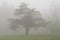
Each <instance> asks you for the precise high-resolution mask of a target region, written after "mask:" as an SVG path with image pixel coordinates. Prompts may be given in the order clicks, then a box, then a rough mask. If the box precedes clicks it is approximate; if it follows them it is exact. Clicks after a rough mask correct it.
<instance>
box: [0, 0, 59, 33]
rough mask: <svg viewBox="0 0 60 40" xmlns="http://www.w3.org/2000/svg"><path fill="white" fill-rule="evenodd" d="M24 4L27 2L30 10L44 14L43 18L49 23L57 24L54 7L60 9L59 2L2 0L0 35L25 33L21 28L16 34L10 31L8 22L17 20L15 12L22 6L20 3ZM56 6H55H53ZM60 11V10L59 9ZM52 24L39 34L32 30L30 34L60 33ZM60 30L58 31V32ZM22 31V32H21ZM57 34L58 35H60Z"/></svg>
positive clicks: (40, 30) (56, 0) (0, 3)
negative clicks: (10, 19)
mask: <svg viewBox="0 0 60 40" xmlns="http://www.w3.org/2000/svg"><path fill="white" fill-rule="evenodd" d="M22 2H26V3H27V4H29V6H28V7H30V8H36V10H38V11H40V13H41V14H42V16H43V17H44V18H45V19H46V20H47V21H51V22H52V23H53V24H54V23H55V22H56V17H55V15H54V14H53V12H55V11H54V10H55V9H54V7H55V6H57V7H56V8H58V9H59V8H60V6H59V4H60V3H59V2H60V1H59V0H0V34H14V33H15V34H17V33H18V34H20V33H24V32H25V31H24V28H22V27H21V28H20V29H18V30H19V31H17V32H14V31H12V30H10V29H9V24H10V22H9V21H8V18H14V19H16V16H14V12H15V11H14V10H15V9H17V8H18V6H19V5H20V3H22ZM52 5H55V6H52ZM59 10H60V9H59ZM59 10H58V11H57V12H56V13H58V14H56V15H57V18H58V20H60V17H59V16H60V14H59V13H60V12H59ZM51 25H52V24H50V25H49V26H48V27H46V28H42V27H41V28H39V29H38V32H37V31H34V29H33V28H32V29H31V30H30V33H32V32H33V33H51V31H58V32H60V31H59V30H60V27H54V26H53V27H52V26H51ZM57 29H58V30H57ZM21 30H22V31H21ZM58 32H57V33H58Z"/></svg>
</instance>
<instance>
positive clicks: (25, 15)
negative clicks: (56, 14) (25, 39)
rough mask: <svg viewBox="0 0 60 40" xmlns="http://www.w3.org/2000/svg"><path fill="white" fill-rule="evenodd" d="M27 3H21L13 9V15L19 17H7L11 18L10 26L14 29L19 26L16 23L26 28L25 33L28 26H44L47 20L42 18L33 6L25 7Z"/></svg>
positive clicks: (28, 28) (27, 30)
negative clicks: (31, 7)
mask: <svg viewBox="0 0 60 40" xmlns="http://www.w3.org/2000/svg"><path fill="white" fill-rule="evenodd" d="M27 5H28V4H26V3H22V4H21V5H20V6H19V8H18V9H16V11H15V15H16V16H18V17H20V18H19V19H9V20H11V21H12V22H11V24H10V28H11V29H13V30H16V28H19V26H18V25H20V26H22V27H24V28H25V29H26V35H28V32H29V30H30V28H32V27H45V26H46V25H47V24H48V22H46V20H45V19H44V18H42V16H41V14H40V12H39V11H36V10H35V8H33V9H30V8H28V7H27Z"/></svg>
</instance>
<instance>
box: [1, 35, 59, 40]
mask: <svg viewBox="0 0 60 40" xmlns="http://www.w3.org/2000/svg"><path fill="white" fill-rule="evenodd" d="M0 40H60V35H28V36H25V35H15V36H11V35H10V36H4V37H0Z"/></svg>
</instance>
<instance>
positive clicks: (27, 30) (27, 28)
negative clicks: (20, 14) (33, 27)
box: [25, 27, 30, 36]
mask: <svg viewBox="0 0 60 40" xmlns="http://www.w3.org/2000/svg"><path fill="white" fill-rule="evenodd" d="M29 30H30V28H29V27H26V32H25V34H26V36H28V32H29Z"/></svg>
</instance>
